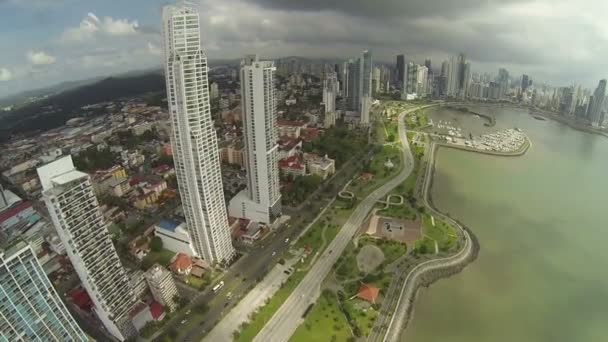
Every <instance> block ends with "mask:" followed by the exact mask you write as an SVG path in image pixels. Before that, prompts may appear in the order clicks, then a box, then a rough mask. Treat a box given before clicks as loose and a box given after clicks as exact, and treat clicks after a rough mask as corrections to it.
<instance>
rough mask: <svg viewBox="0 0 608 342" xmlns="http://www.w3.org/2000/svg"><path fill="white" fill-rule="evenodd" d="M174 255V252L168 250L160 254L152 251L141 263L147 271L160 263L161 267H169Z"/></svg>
mask: <svg viewBox="0 0 608 342" xmlns="http://www.w3.org/2000/svg"><path fill="white" fill-rule="evenodd" d="M174 255H175V253H174V252H171V251H170V250H167V249H163V250H161V251H160V252H153V251H150V253H148V255H146V256H145V257H144V259H143V260H142V261H141V264H142V267H143V268H145V269H148V268H150V266H152V265H154V264H155V263H159V264H160V265H161V266H164V267H167V266H169V264H170V263H171V259H172V258H173V256H174Z"/></svg>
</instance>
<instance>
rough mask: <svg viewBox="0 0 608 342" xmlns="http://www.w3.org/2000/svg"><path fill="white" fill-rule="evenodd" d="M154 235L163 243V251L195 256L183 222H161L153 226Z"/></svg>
mask: <svg viewBox="0 0 608 342" xmlns="http://www.w3.org/2000/svg"><path fill="white" fill-rule="evenodd" d="M154 235H155V236H158V237H159V238H160V239H161V240H162V241H163V248H165V249H168V250H170V251H172V252H175V253H184V254H186V255H189V256H195V255H196V252H195V251H194V247H193V246H192V240H191V239H190V234H189V233H188V230H187V229H186V223H185V222H179V221H175V220H162V221H160V222H158V223H157V224H155V225H154Z"/></svg>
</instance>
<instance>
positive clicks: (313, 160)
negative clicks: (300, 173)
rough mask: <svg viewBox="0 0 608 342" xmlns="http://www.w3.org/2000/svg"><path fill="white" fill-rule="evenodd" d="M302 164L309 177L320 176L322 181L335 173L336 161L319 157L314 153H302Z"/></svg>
mask: <svg viewBox="0 0 608 342" xmlns="http://www.w3.org/2000/svg"><path fill="white" fill-rule="evenodd" d="M304 162H305V163H306V168H307V169H308V172H309V173H310V174H311V175H317V176H320V177H321V178H323V179H327V177H329V176H331V175H333V174H334V173H336V161H335V160H333V159H331V158H328V157H327V155H325V156H324V157H320V156H319V155H318V154H315V153H304Z"/></svg>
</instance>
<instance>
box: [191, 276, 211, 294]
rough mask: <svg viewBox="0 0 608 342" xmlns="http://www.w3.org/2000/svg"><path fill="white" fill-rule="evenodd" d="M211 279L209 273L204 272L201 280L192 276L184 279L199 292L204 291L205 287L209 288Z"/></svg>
mask: <svg viewBox="0 0 608 342" xmlns="http://www.w3.org/2000/svg"><path fill="white" fill-rule="evenodd" d="M211 279H212V276H211V274H209V272H205V273H204V274H203V278H202V279H201V278H198V277H195V276H193V275H189V276H188V277H186V282H187V283H188V284H189V285H190V286H192V287H196V288H197V289H199V290H204V289H205V288H207V286H209V284H211Z"/></svg>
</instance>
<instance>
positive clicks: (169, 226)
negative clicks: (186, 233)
mask: <svg viewBox="0 0 608 342" xmlns="http://www.w3.org/2000/svg"><path fill="white" fill-rule="evenodd" d="M181 224H182V223H181V222H179V221H176V220H171V219H164V220H161V221H160V222H158V223H157V224H156V226H157V227H160V228H162V229H164V230H168V231H171V232H175V229H177V227H179V226H180V225H181Z"/></svg>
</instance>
